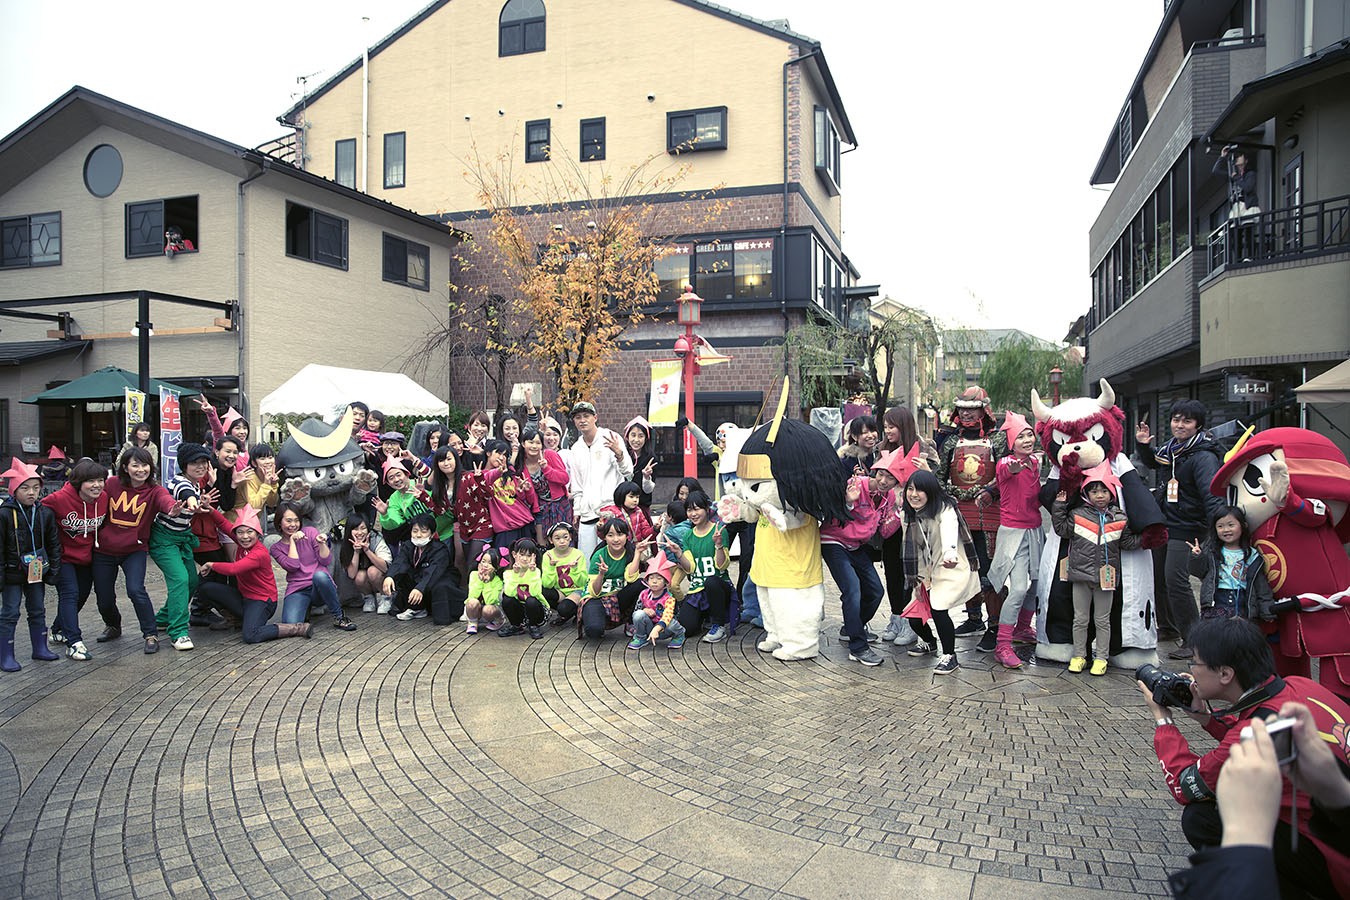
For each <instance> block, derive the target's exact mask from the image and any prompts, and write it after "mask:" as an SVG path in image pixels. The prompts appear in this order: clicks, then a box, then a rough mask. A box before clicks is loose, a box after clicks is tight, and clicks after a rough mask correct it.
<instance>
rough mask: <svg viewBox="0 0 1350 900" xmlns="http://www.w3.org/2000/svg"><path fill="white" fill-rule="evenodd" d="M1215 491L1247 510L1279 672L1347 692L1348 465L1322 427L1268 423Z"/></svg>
mask: <svg viewBox="0 0 1350 900" xmlns="http://www.w3.org/2000/svg"><path fill="white" fill-rule="evenodd" d="M1209 491H1210V493H1211V494H1213V495H1214V496H1216V497H1223V498H1225V499H1226V500H1227V501H1228V505H1229V506H1236V507H1238V508H1239V509H1241V510H1242V511H1243V513H1245V514H1246V516H1247V527H1248V528H1250V529H1251V533H1252V544H1253V546H1255V547H1256V549H1257V550H1259V551H1260V552H1261V555H1262V556H1264V557H1265V560H1266V577H1267V578H1268V579H1269V580H1270V589H1271V592H1272V593H1273V594H1274V595H1275V599H1276V600H1277V601H1281V600H1283V601H1285V602H1283V603H1280V602H1277V603H1276V607H1275V608H1276V610H1277V611H1279V618H1278V620H1277V623H1276V624H1272V625H1267V624H1265V623H1263V625H1264V630H1265V631H1266V632H1267V633H1270V634H1277V635H1278V636H1279V648H1278V649H1277V650H1276V653H1275V662H1276V669H1277V671H1278V672H1279V673H1280V674H1281V675H1307V674H1309V672H1310V671H1311V668H1312V666H1311V660H1312V658H1313V657H1317V658H1318V659H1320V660H1321V663H1320V665H1319V680H1320V681H1321V683H1322V685H1323V686H1324V687H1326V688H1327V689H1328V690H1331V691H1335V692H1336V693H1337V694H1340V695H1341V696H1343V697H1350V558H1347V557H1346V555H1345V544H1347V543H1350V514H1347V508H1348V507H1350V465H1347V464H1346V459H1345V454H1344V453H1342V452H1341V451H1340V449H1339V448H1338V447H1337V446H1336V445H1335V444H1334V443H1332V442H1331V440H1330V439H1329V438H1326V437H1324V436H1322V435H1320V434H1318V433H1317V432H1315V431H1308V430H1306V429H1303V428H1269V429H1267V430H1265V431H1262V432H1260V433H1259V434H1256V435H1252V433H1251V430H1250V429H1249V430H1248V432H1247V433H1246V434H1245V435H1243V436H1242V440H1240V441H1238V443H1237V446H1235V447H1234V448H1233V449H1232V450H1230V451H1229V453H1228V455H1227V456H1225V457H1224V463H1223V467H1222V468H1220V469H1219V471H1218V474H1216V475H1215V476H1214V480H1213V481H1212V482H1211V483H1210V486H1209Z"/></svg>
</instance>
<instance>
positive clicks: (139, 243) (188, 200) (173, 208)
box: [126, 195, 202, 259]
mask: <svg viewBox="0 0 1350 900" xmlns="http://www.w3.org/2000/svg"><path fill="white" fill-rule="evenodd" d="M173 230H177V231H178V233H179V234H180V235H181V236H182V239H183V244H184V247H185V248H186V249H185V250H180V251H179V252H180V253H191V252H194V251H196V250H200V249H201V246H202V243H201V237H200V235H199V234H198V231H197V197H196V196H195V195H194V196H192V197H169V198H167V199H164V200H146V201H144V202H141V203H128V204H127V247H126V255H127V258H128V259H134V258H136V257H143V256H162V255H163V254H164V241H165V235H166V233H167V232H169V231H173Z"/></svg>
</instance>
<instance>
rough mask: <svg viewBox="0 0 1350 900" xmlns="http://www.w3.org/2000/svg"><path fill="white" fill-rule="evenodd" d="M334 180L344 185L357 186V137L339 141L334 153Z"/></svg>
mask: <svg viewBox="0 0 1350 900" xmlns="http://www.w3.org/2000/svg"><path fill="white" fill-rule="evenodd" d="M333 157H334V172H333V180H334V181H336V182H337V183H338V184H340V185H342V186H343V187H349V188H355V187H356V138H348V139H347V140H345V141H338V142H337V148H336V150H335V152H334V154H333Z"/></svg>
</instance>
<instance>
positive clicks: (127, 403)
mask: <svg viewBox="0 0 1350 900" xmlns="http://www.w3.org/2000/svg"><path fill="white" fill-rule="evenodd" d="M122 406H123V409H124V410H125V413H126V414H125V416H124V418H125V419H126V423H125V424H126V426H127V427H126V432H127V440H131V429H132V427H133V426H135V425H139V424H140V423H141V422H144V421H145V394H143V393H141V392H140V391H133V390H132V389H131V388H124V389H123V404H122Z"/></svg>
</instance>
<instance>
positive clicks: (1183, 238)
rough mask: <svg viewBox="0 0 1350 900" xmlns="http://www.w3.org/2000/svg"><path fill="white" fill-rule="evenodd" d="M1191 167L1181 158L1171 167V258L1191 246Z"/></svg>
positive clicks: (1174, 257) (1184, 158) (1183, 157)
mask: <svg viewBox="0 0 1350 900" xmlns="http://www.w3.org/2000/svg"><path fill="white" fill-rule="evenodd" d="M1190 179H1191V167H1190V164H1189V161H1188V159H1187V157H1186V156H1184V155H1183V156H1182V157H1181V159H1180V160H1178V161H1177V164H1176V165H1175V166H1173V167H1172V258H1173V259H1176V258H1177V257H1178V256H1180V255H1181V254H1182V253H1184V252H1185V251H1186V250H1187V249H1188V248H1189V247H1190V246H1191V181H1190Z"/></svg>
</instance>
